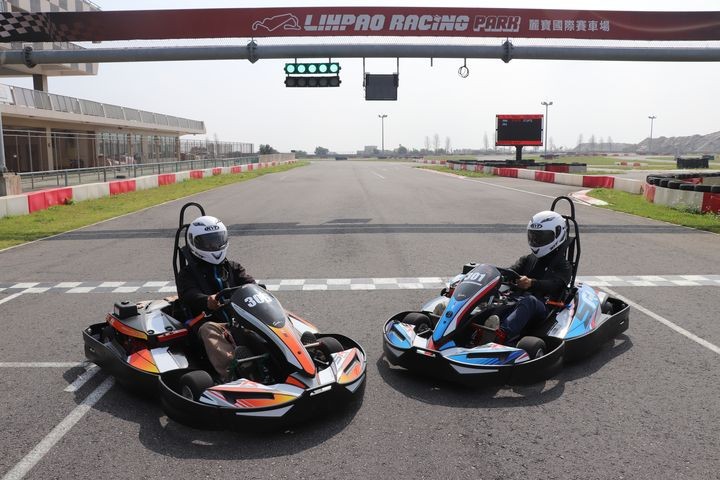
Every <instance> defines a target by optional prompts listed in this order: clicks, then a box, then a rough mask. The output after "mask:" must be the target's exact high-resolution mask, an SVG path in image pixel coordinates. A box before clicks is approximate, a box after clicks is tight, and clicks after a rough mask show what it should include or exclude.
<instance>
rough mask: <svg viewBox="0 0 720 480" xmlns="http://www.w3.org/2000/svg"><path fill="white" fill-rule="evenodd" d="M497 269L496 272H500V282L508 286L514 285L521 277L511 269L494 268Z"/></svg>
mask: <svg viewBox="0 0 720 480" xmlns="http://www.w3.org/2000/svg"><path fill="white" fill-rule="evenodd" d="M495 268H497V269H498V272H500V275H501V277H502V279H501V280H502V282H503V283H506V284H509V285H515V282H517V280H518V279H519V278H520V277H521V275H520V274H519V273H517V272H516V271H515V270H513V269H512V268H502V267H495Z"/></svg>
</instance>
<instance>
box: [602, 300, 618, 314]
mask: <svg viewBox="0 0 720 480" xmlns="http://www.w3.org/2000/svg"><path fill="white" fill-rule="evenodd" d="M600 311H601V312H602V313H605V314H607V315H612V314H613V313H615V308H614V305H613V304H612V302H611V301H610V299H609V298H608V299H606V300H605V301H604V302H603V304H602V306H601V307H600Z"/></svg>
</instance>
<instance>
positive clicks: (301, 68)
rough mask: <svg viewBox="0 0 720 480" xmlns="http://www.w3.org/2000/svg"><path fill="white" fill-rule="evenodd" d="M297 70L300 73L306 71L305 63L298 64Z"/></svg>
mask: <svg viewBox="0 0 720 480" xmlns="http://www.w3.org/2000/svg"><path fill="white" fill-rule="evenodd" d="M297 72H298V73H305V65H303V64H302V63H301V64H299V65H298V66H297Z"/></svg>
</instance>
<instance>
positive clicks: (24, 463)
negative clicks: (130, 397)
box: [2, 377, 114, 480]
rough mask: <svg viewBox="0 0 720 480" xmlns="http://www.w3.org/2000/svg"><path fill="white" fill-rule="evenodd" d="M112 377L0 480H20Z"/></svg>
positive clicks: (82, 413) (86, 398)
mask: <svg viewBox="0 0 720 480" xmlns="http://www.w3.org/2000/svg"><path fill="white" fill-rule="evenodd" d="M113 383H114V382H113V378H112V377H108V378H106V379H105V380H104V381H103V382H102V383H101V384H100V385H99V386H98V387H97V388H96V389H95V390H93V391H92V393H91V394H90V395H88V396H87V397H85V400H83V401H82V403H80V405H78V406H77V407H75V408H74V409H73V411H72V412H70V414H69V415H68V416H67V417H65V418H64V419H63V421H62V422H60V423H58V424H57V426H56V427H55V428H53V429H52V430H51V431H50V433H48V434H47V435H46V436H45V438H43V439H42V440H41V441H40V443H38V444H37V445H36V446H35V448H33V449H32V450H31V451H30V453H28V454H27V455H25V457H24V458H23V459H22V460H20V461H19V462H18V463H17V464H16V465H15V466H14V467H13V468H12V470H10V471H9V472H8V473H6V474H5V476H3V477H2V480H20V479H21V478H23V477H24V476H25V475H27V473H28V472H29V471H30V470H32V468H33V467H34V466H35V465H37V463H38V462H39V461H40V460H42V459H43V457H44V456H45V455H47V453H48V452H49V451H50V450H51V449H52V448H53V447H54V446H55V444H56V443H57V442H58V441H60V439H62V437H63V436H65V434H66V433H67V432H69V431H70V430H71V429H72V428H73V426H75V424H76V423H77V422H79V421H80V419H82V417H83V416H84V415H85V414H86V413H87V412H88V410H90V409H91V408H92V406H93V405H95V403H97V401H98V400H100V399H101V398H102V396H103V395H105V394H106V393H107V391H108V390H110V388H111V387H112V386H113Z"/></svg>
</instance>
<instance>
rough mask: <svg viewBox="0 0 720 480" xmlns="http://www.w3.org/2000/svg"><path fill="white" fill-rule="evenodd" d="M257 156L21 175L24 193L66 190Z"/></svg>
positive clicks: (235, 162) (225, 164)
mask: <svg viewBox="0 0 720 480" xmlns="http://www.w3.org/2000/svg"><path fill="white" fill-rule="evenodd" d="M259 161H260V159H259V157H258V156H256V155H255V156H247V157H236V158H216V159H202V160H185V161H180V162H161V163H137V164H129V165H113V166H109V167H95V168H73V169H65V170H47V171H43V172H24V173H20V174H18V175H20V179H21V181H22V189H23V191H24V192H28V191H32V190H38V189H43V188H54V187H69V186H72V185H82V184H85V183H95V182H107V181H110V180H115V179H125V178H136V177H142V176H143V175H154V174H161V173H175V172H182V171H185V170H200V169H203V168H214V167H230V166H233V165H244V164H248V163H258V162H259Z"/></svg>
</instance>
